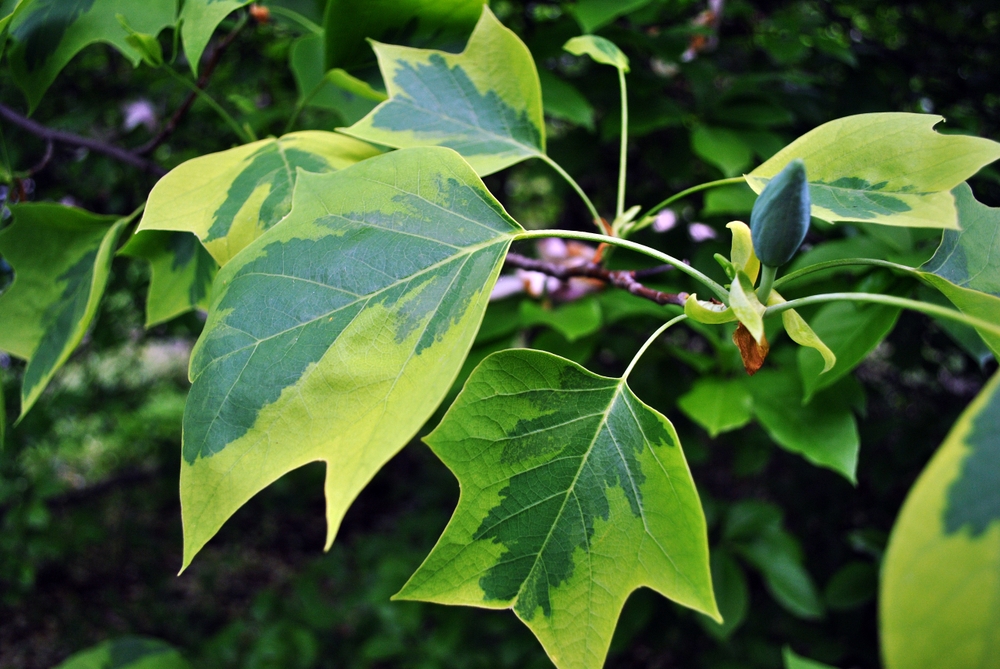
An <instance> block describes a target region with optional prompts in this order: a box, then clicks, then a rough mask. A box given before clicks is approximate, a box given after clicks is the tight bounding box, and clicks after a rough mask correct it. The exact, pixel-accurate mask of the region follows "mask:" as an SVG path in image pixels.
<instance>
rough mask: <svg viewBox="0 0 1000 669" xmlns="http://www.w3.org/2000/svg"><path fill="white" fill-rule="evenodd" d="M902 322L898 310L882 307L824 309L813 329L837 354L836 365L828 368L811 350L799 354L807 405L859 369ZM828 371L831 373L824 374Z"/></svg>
mask: <svg viewBox="0 0 1000 669" xmlns="http://www.w3.org/2000/svg"><path fill="white" fill-rule="evenodd" d="M898 318H899V309H898V308H897V307H890V306H885V305H881V304H858V303H855V302H831V303H829V304H825V305H823V306H822V307H821V308H820V309H819V311H817V312H816V315H815V316H813V317H812V323H811V324H810V327H812V329H813V331H814V333H815V334H816V336H817V337H819V339H820V340H821V341H822V342H823V343H824V344H825V345H826V346H827V347H828V348H829V350H830V351H831V352H832V353H833V355H834V356H835V358H836V362H835V363H834V365H833V366H832V367H829V368H828V367H827V362H826V360H825V359H824V358H823V357H820V356H817V355H816V354H815V353H814V352H812V351H810V350H808V349H804V348H803V349H801V350H800V351H799V353H798V355H799V373H800V374H801V377H802V384H803V388H804V390H805V396H804V399H805V401H806V402H811V401H812V398H813V395H815V394H816V393H817V392H819V391H820V390H822V389H823V388H828V387H829V386H832V385H833V384H834V383H836V382H837V381H839V380H840V379H841V378H843V377H844V376H845V375H846V374H849V373H850V372H851V371H852V370H853V369H854V368H855V367H857V366H858V364H859V363H860V362H861V361H862V360H864V359H865V358H866V357H867V356H868V354H869V353H871V352H872V350H874V349H875V347H876V346H878V344H879V342H881V341H882V340H883V339H885V337H886V335H888V334H889V333H890V332H892V328H893V327H895V326H896V320H897V319H898ZM827 368H828V369H829V371H827V372H826V373H824V370H825V369H827Z"/></svg>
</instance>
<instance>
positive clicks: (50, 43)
mask: <svg viewBox="0 0 1000 669" xmlns="http://www.w3.org/2000/svg"><path fill="white" fill-rule="evenodd" d="M176 5H177V3H176V0H145V1H144V2H133V1H131V0H25V1H24V2H23V3H22V5H21V6H20V7H18V11H17V14H16V15H15V16H14V18H13V19H12V20H11V22H10V26H9V40H10V48H9V51H8V52H7V57H8V59H9V62H10V67H11V72H12V73H13V76H14V82H15V83H16V84H17V85H18V87H19V88H20V89H21V90H22V91H24V93H25V95H26V96H27V98H28V103H29V105H30V107H31V109H34V108H35V107H36V106H37V105H38V102H39V100H41V99H42V95H44V94H45V91H46V90H47V89H48V87H49V86H50V85H51V84H52V82H53V81H54V80H55V78H56V75H58V74H59V71H60V70H62V69H63V68H64V67H65V66H66V64H67V63H69V61H70V60H71V59H72V58H73V56H75V55H76V54H77V53H79V52H80V50H81V49H83V48H85V47H87V46H89V45H90V44H94V43H97V42H104V43H106V44H110V45H112V46H113V47H115V48H116V49H118V50H119V51H120V52H121V53H122V55H124V56H125V57H126V58H128V59H129V60H130V61H132V64H133V65H138V64H139V61H140V60H141V59H142V57H141V55H140V54H139V52H138V51H136V50H135V49H134V48H132V47H131V46H129V44H128V41H127V38H128V37H129V33H128V32H127V31H126V30H125V29H124V28H123V27H122V24H121V23H120V22H119V21H118V19H117V18H116V16H117V15H119V14H120V15H122V16H123V17H124V18H125V20H126V23H127V24H128V25H129V26H131V27H132V29H133V30H135V31H136V32H140V33H146V34H149V35H158V34H159V32H160V31H161V30H163V28H166V27H167V26H170V25H173V23H174V16H175V11H176Z"/></svg>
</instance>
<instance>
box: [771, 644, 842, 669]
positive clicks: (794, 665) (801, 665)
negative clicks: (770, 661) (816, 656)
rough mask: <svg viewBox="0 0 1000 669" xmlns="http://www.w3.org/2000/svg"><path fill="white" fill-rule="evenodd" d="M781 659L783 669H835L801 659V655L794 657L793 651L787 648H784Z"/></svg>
mask: <svg viewBox="0 0 1000 669" xmlns="http://www.w3.org/2000/svg"><path fill="white" fill-rule="evenodd" d="M781 657H782V659H783V660H784V662H785V669H836V668H835V667H831V666H830V665H828V664H823V663H821V662H817V661H815V660H810V659H808V658H805V657H802V656H801V655H796V654H795V651H793V650H792V649H791V648H790V647H788V646H785V648H784V650H783V651H782V653H781Z"/></svg>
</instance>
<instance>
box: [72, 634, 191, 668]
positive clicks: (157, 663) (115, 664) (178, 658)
mask: <svg viewBox="0 0 1000 669" xmlns="http://www.w3.org/2000/svg"><path fill="white" fill-rule="evenodd" d="M55 669H191V665H190V664H188V662H187V660H185V659H184V657H183V656H182V655H181V654H180V653H179V652H177V650H176V649H174V648H173V646H171V645H170V644H168V643H166V642H164V641H160V640H159V639H151V638H148V637H139V636H126V637H121V638H118V639H112V640H110V641H105V642H103V643H100V644H98V645H96V646H94V647H93V648H88V649H87V650H82V651H80V652H79V653H75V654H74V655H72V656H70V657H69V659H67V660H66V661H65V662H63V663H61V664H60V665H59V666H57V667H56V668H55Z"/></svg>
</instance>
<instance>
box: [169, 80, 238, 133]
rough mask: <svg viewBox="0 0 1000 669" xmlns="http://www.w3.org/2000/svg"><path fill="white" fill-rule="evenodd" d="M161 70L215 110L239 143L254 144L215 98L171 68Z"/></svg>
mask: <svg viewBox="0 0 1000 669" xmlns="http://www.w3.org/2000/svg"><path fill="white" fill-rule="evenodd" d="M163 70H164V71H166V73H167V74H169V75H170V76H171V77H173V78H174V79H176V80H177V81H179V82H181V83H182V84H184V86H186V87H187V88H188V89H190V91H191V92H192V93H194V94H195V95H197V96H198V97H199V98H200V99H201V100H202V101H204V102H205V104H207V105H208V106H209V107H211V108H212V109H213V110H215V113H217V114H218V115H219V116H220V117H221V118H222V120H223V121H225V122H226V125H228V126H229V127H230V129H232V131H233V132H235V133H236V136H237V137H239V138H240V141H242V142H243V143H246V144H248V143H250V142H254V141H256V140H257V138H256V137H253V136H252V135H251V134H250V133H248V132H247V128H242V127H240V124H239V123H237V122H236V119H234V118H233V117H232V116H230V115H229V112H227V111H226V110H225V109H223V108H222V105H220V104H219V103H218V102H216V101H215V98H213V97H212V96H211V95H209V94H208V93H206V92H205V91H204V90H202V89H201V88H200V87H199V86H198V85H197V84H195V83H193V82H191V81H188V80H187V79H186V78H185V77H183V76H181V75H179V74H177V73H176V72H174V70H173V68H171V67H164V68H163Z"/></svg>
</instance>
